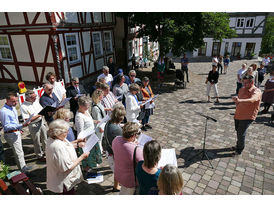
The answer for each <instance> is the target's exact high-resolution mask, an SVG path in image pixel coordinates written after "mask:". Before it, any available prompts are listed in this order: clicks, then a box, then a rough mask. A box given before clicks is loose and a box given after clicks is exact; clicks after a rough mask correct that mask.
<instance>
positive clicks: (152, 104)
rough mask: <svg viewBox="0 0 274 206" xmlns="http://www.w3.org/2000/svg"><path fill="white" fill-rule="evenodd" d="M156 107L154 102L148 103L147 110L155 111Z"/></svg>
mask: <svg viewBox="0 0 274 206" xmlns="http://www.w3.org/2000/svg"><path fill="white" fill-rule="evenodd" d="M154 107H155V103H154V102H152V103H150V102H148V103H146V104H145V109H153V108H154Z"/></svg>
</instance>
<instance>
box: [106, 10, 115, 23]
mask: <svg viewBox="0 0 274 206" xmlns="http://www.w3.org/2000/svg"><path fill="white" fill-rule="evenodd" d="M107 15H109V17H110V21H107ZM105 20H106V22H113V19H112V12H105Z"/></svg>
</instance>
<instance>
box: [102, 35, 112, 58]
mask: <svg viewBox="0 0 274 206" xmlns="http://www.w3.org/2000/svg"><path fill="white" fill-rule="evenodd" d="M106 33H109V35H110V39H108V40H106V38H105V34H106ZM104 41H105V51H106V53H112V52H113V44H112V32H111V31H104ZM106 42H110V51H107V46H106Z"/></svg>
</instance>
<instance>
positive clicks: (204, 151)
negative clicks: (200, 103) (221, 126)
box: [187, 112, 217, 169]
mask: <svg viewBox="0 0 274 206" xmlns="http://www.w3.org/2000/svg"><path fill="white" fill-rule="evenodd" d="M195 113H197V114H199V115H201V116H202V117H205V118H206V122H205V133H204V143H203V149H202V151H200V152H198V153H197V154H195V155H194V156H193V157H191V158H189V159H188V160H187V161H190V160H192V159H194V158H195V157H197V156H200V155H201V154H202V156H201V160H200V161H201V163H202V160H203V158H204V157H206V159H207V160H208V161H209V164H210V165H211V167H212V169H214V167H213V166H212V164H211V162H210V160H209V158H208V155H207V153H206V150H205V140H206V131H207V120H212V121H214V122H217V120H216V119H214V118H212V117H209V116H207V115H204V114H202V113H199V112H195ZM202 164H203V163H202Z"/></svg>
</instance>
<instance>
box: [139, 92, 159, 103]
mask: <svg viewBox="0 0 274 206" xmlns="http://www.w3.org/2000/svg"><path fill="white" fill-rule="evenodd" d="M158 96H159V94H156V95H155V96H154V97H152V98H149V99H148V100H147V101H145V102H144V103H142V104H141V105H145V104H148V103H150V102H151V101H152V100H154V99H156V98H157V97H158Z"/></svg>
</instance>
